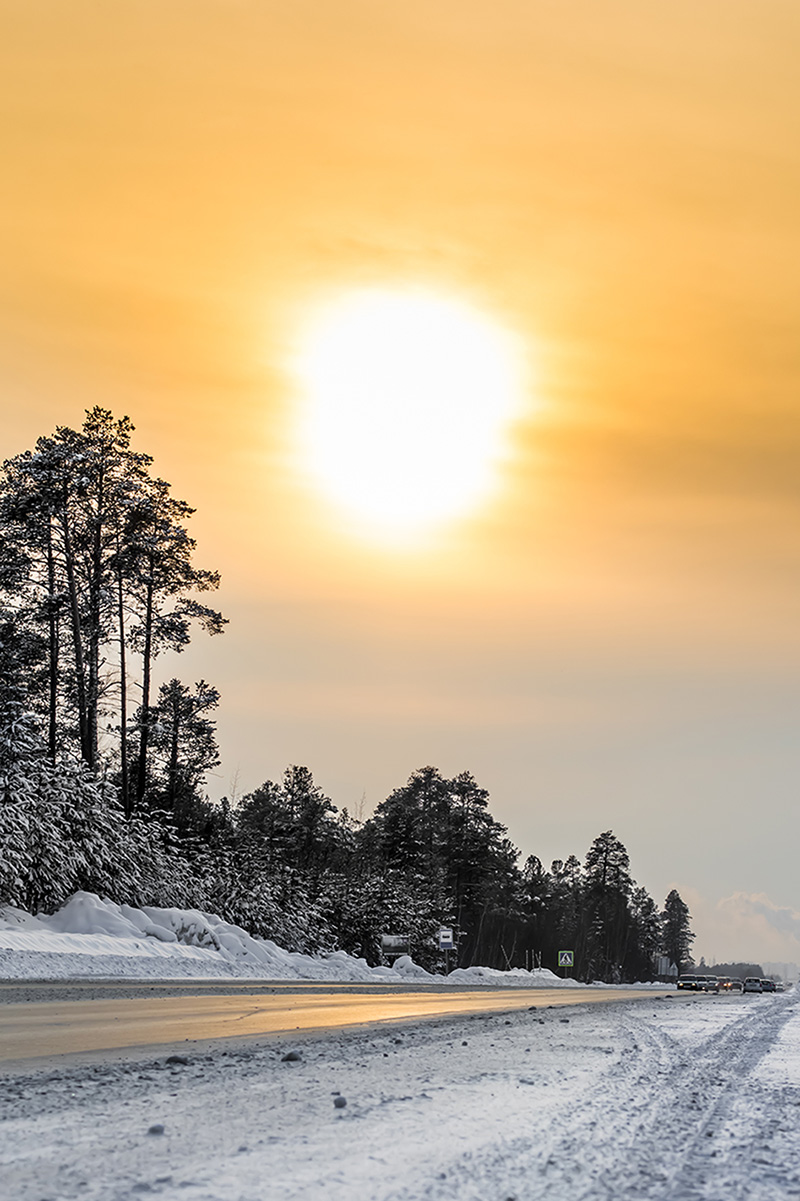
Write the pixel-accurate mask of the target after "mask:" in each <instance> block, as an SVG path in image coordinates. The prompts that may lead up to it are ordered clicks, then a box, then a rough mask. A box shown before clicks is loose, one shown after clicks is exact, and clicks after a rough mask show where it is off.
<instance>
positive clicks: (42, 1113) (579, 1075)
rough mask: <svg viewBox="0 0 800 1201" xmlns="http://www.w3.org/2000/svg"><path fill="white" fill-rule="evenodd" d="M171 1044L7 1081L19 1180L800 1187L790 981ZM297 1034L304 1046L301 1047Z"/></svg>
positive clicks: (536, 1190)
mask: <svg viewBox="0 0 800 1201" xmlns="http://www.w3.org/2000/svg"><path fill="white" fill-rule="evenodd" d="M176 1050H178V1051H179V1054H180V1059H181V1061H177V1062H176V1061H174V1060H173V1062H170V1059H169V1053H168V1052H165V1053H164V1054H163V1055H161V1056H159V1058H158V1059H150V1060H148V1061H146V1062H143V1063H138V1064H136V1063H131V1062H130V1061H129V1060H128V1061H125V1060H118V1061H116V1062H111V1063H108V1064H103V1065H94V1066H90V1067H86V1066H84V1067H81V1068H73V1069H63V1068H62V1069H57V1070H54V1071H53V1070H51V1071H48V1072H42V1073H33V1074H30V1075H29V1076H27V1077H25V1076H21V1077H20V1076H14V1077H11V1078H9V1079H8V1080H7V1081H6V1083H5V1085H4V1088H3V1093H4V1098H5V1099H4V1105H3V1110H4V1112H3V1114H2V1116H3V1117H5V1119H6V1120H5V1122H4V1124H3V1130H4V1134H3V1137H2V1142H0V1181H2V1184H0V1191H2V1190H5V1192H4V1193H3V1195H4V1197H5V1196H8V1197H9V1198H11V1197H13V1198H15V1201H41V1199H42V1198H58V1199H59V1201H62V1199H63V1201H70V1199H71V1198H75V1197H82V1198H87V1199H88V1201H123V1199H129V1198H134V1197H138V1196H141V1195H151V1194H152V1195H160V1196H163V1197H165V1198H170V1197H174V1198H178V1197H181V1198H186V1199H188V1201H295V1199H296V1201H300V1199H301V1198H302V1201H489V1199H497V1201H503V1199H505V1198H514V1199H515V1201H544V1199H545V1198H547V1201H562V1199H566V1198H570V1201H571V1199H572V1198H575V1199H578V1201H580V1199H584V1201H601V1199H603V1201H605V1199H606V1198H608V1197H611V1196H613V1197H615V1198H631V1199H632V1198H639V1199H641V1198H645V1197H646V1198H648V1201H661V1199H664V1201H667V1199H669V1201H674V1199H675V1198H678V1197H680V1198H684V1199H688V1198H698V1199H699V1198H707V1199H708V1201H717V1199H721V1198H726V1199H727V1198H744V1197H747V1198H748V1201H776V1199H781V1198H784V1197H790V1196H795V1195H797V1194H798V1192H800V1155H798V1149H799V1148H800V1138H799V1136H798V1120H797V1115H798V1106H800V1000H799V999H798V998H796V997H795V996H794V994H792V993H790V994H787V995H785V996H776V997H753V998H751V997H741V996H735V997H711V996H708V997H705V996H704V997H674V998H669V999H666V1000H662V999H658V1000H656V999H653V1000H652V1001H641V1002H636V1003H630V1002H626V1003H617V1004H613V1005H609V1006H605V1005H593V1006H588V1005H587V1006H585V1007H584V1006H578V1007H577V1008H575V1007H571V1008H570V1009H569V1011H568V1012H567V1011H565V1010H564V1009H561V1008H559V1009H552V1010H551V1009H543V1008H540V1009H535V1010H533V1011H530V1012H528V1011H526V1012H524V1013H517V1014H514V1015H499V1016H498V1015H496V1016H489V1015H480V1016H476V1017H472V1018H469V1019H457V1020H449V1021H438V1022H434V1023H427V1024H426V1023H420V1024H417V1025H404V1026H403V1027H402V1028H395V1029H387V1028H385V1027H383V1028H373V1029H372V1030H367V1031H363V1030H362V1031H350V1032H343V1033H337V1034H335V1035H329V1036H326V1037H317V1038H313V1039H312V1038H305V1039H302V1040H299V1041H295V1040H291V1041H289V1040H286V1039H282V1040H281V1041H280V1042H269V1041H265V1042H262V1043H261V1044H259V1045H255V1046H253V1047H250V1048H244V1047H238V1048H235V1049H226V1050H217V1051H214V1052H212V1053H206V1052H205V1051H204V1052H202V1053H201V1052H199V1051H197V1052H195V1053H193V1052H192V1049H191V1047H189V1048H188V1049H187V1047H186V1046H181V1047H180V1048H177V1049H176ZM290 1051H294V1052H295V1053H296V1054H297V1055H298V1056H299V1058H298V1059H295V1060H292V1061H285V1060H284V1058H283V1057H284V1056H285V1055H286V1054H287V1053H288V1052H290ZM186 1060H188V1062H184V1061H186ZM337 1098H339V1101H338V1105H339V1106H340V1107H337V1105H336V1102H337ZM343 1101H344V1102H346V1104H342V1102H343ZM162 1126H163V1132H161V1133H149V1131H150V1130H151V1129H158V1128H159V1127H162Z"/></svg>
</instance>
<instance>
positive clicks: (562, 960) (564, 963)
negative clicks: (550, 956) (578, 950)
mask: <svg viewBox="0 0 800 1201" xmlns="http://www.w3.org/2000/svg"><path fill="white" fill-rule="evenodd" d="M558 966H559V967H563V968H568V967H574V966H575V952H574V951H559V952H558ZM566 974H567V973H566V972H564V976H565V977H566Z"/></svg>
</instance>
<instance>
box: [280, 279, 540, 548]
mask: <svg viewBox="0 0 800 1201" xmlns="http://www.w3.org/2000/svg"><path fill="white" fill-rule="evenodd" d="M294 368H295V374H296V377H297V379H298V382H299V385H300V393H301V396H300V406H299V417H300V420H299V427H298V432H299V440H300V452H301V457H302V461H303V468H304V470H305V471H306V472H308V473H309V475H310V476H311V478H312V480H313V482H314V484H315V486H316V487H317V488H319V489H321V490H322V492H323V493H324V495H325V496H326V498H328V499H329V500H330V501H333V502H335V503H336V504H337V505H339V506H340V507H341V508H342V509H344V510H346V511H347V512H348V513H349V515H350V516H351V518H355V519H356V521H357V523H358V525H359V526H360V527H361V528H362V529H363V531H364V532H365V533H372V534H374V535H377V536H380V537H387V536H394V537H396V538H401V539H402V538H407V537H411V536H414V535H416V534H418V533H420V532H423V531H425V530H426V529H429V528H431V527H433V526H436V525H439V524H441V523H443V522H446V521H448V520H451V519H453V518H455V517H457V516H459V515H461V514H464V513H466V512H468V511H470V510H472V509H474V508H475V507H476V506H478V505H479V504H480V503H481V502H482V501H483V500H484V499H485V498H486V497H487V496H488V495H489V494H490V493H491V491H492V489H493V488H494V487H495V486H496V483H497V477H498V474H499V467H500V463H501V460H502V458H503V455H504V452H505V449H506V438H507V433H508V429H509V424H510V421H511V420H512V418H513V417H514V416H515V415H516V414H517V413H518V412H519V410H520V408H521V403H522V391H523V384H522V374H523V373H522V355H521V353H520V351H519V348H518V346H517V341H516V339H515V338H514V337H513V336H511V335H510V334H509V333H507V332H505V331H504V330H503V329H502V328H500V327H499V326H498V325H496V324H495V323H494V322H493V321H492V320H491V319H490V318H488V317H486V316H484V315H483V314H482V313H480V312H479V311H478V310H477V309H475V308H473V307H472V306H470V305H467V304H462V303H460V302H457V301H453V300H450V299H444V298H441V297H439V296H436V295H434V294H431V293H421V292H404V291H390V290H378V289H363V290H360V291H355V292H350V293H347V294H346V295H344V296H342V297H341V298H340V299H339V300H337V301H336V302H334V303H332V304H330V305H327V306H325V307H324V308H323V309H321V310H320V311H318V312H317V313H316V314H315V316H314V317H313V318H312V320H311V321H310V322H309V323H308V324H307V326H306V327H305V330H304V332H303V334H302V336H301V339H300V345H299V348H298V353H297V355H296V358H295V363H294Z"/></svg>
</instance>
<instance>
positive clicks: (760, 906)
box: [678, 887, 800, 963]
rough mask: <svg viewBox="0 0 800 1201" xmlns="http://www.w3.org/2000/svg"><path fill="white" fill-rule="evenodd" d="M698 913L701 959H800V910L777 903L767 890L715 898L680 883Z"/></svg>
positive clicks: (695, 917) (696, 924)
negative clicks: (768, 894) (715, 899)
mask: <svg viewBox="0 0 800 1201" xmlns="http://www.w3.org/2000/svg"><path fill="white" fill-rule="evenodd" d="M678 891H679V892H680V894H681V896H682V897H683V899H684V900H685V901H686V903H687V905H688V906H689V909H690V912H691V915H692V929H693V930H694V931H695V934H696V935H697V938H696V941H695V944H694V957H695V959H696V960H699V959H700V956H701V955H702V956H704V957H705V959H706V961H707V962H709V963H710V962H718V963H720V962H735V961H742V962H750V963H763V962H764V961H765V960H766V961H768V962H784V963H793V962H794V963H798V962H800V913H798V912H797V911H796V910H794V909H790V908H788V907H786V906H781V905H776V904H775V902H774V901H772V900H770V898H769V897H768V896H767V895H766V893H763V892H762V893H746V892H735V893H732V894H731V896H728V897H722V898H721V899H720V900H717V901H713V900H710V899H709V898H708V897H705V896H703V895H702V893H700V892H698V891H697V890H696V889H693V888H688V887H684V888H681V887H678Z"/></svg>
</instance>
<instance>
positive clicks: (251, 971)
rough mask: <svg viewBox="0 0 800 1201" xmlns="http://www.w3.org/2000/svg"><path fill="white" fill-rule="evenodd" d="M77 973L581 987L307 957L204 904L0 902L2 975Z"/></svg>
mask: <svg viewBox="0 0 800 1201" xmlns="http://www.w3.org/2000/svg"><path fill="white" fill-rule="evenodd" d="M76 976H123V977H128V978H131V977H151V978H152V977H163V976H170V977H174V976H186V977H194V978H197V977H215V978H218V977H220V976H223V977H231V978H234V977H238V978H241V977H251V978H252V977H258V978H260V979H268V980H331V981H337V980H338V981H353V982H359V981H361V982H364V983H368V982H370V981H372V982H373V983H379V982H381V981H385V982H394V983H408V982H413V981H420V982H422V981H426V980H427V981H436V982H438V983H444V982H445V980H446V981H447V983H452V984H454V985H460V986H461V987H463V986H464V985H491V986H493V987H497V986H498V985H503V984H505V985H512V986H516V987H519V986H525V987H528V988H537V987H540V988H553V987H559V986H560V987H566V988H581V987H583V985H580V984H578V982H577V981H575V980H562V979H560V978H559V977H558V976H556V975H554V973H553V972H550V971H548V970H547V969H546V968H541V969H536V970H534V971H532V972H528V971H525V970H524V969H523V968H517V969H514V970H512V971H508V972H499V971H495V970H494V969H492V968H486V967H470V968H458V969H457V970H456V971H453V972H451V973H450V975H449V976H447V977H442V976H435V975H433V974H432V973H430V972H428V971H426V970H425V969H424V968H422V967H420V966H419V965H418V964H416V963H414V961H413V960H412V959H411V958H409V956H407V955H404V956H401V958H399V959H397V960H396V961H395V963H394V964H393V965H392V967H370V966H369V964H368V963H367V961H366V960H365V959H358V958H356V957H355V956H353V955H348V954H347V953H346V952H345V951H331V952H328V953H327V954H322V955H302V954H299V953H297V952H294V951H285V950H284V949H283V948H282V947H279V946H277V944H276V943H274V942H271V941H270V940H269V939H262V938H253V937H252V935H250V934H248V933H247V931H246V930H243V929H242V928H241V927H240V926H234V925H231V923H230V922H226V921H223V919H222V918H221V917H217V916H216V915H215V914H213V913H202V912H201V911H200V910H198V909H158V908H156V907H154V906H145V907H143V908H142V909H134V908H133V907H132V906H130V905H117V904H115V903H114V902H113V901H104V900H102V899H101V898H100V897H98V896H95V895H94V894H93V893H89V892H77V893H75V895H74V896H72V897H71V898H70V899H69V901H68V902H67V903H66V905H64V906H63V908H62V909H59V910H58V912H57V913H54V914H52V915H47V914H39V915H37V916H33V915H32V914H30V913H27V912H26V911H25V910H23V909H16V908H14V907H13V906H6V907H4V908H0V978H4V979H21V978H23V979H36V978H39V979H54V978H59V979H64V978H67V977H76Z"/></svg>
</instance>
